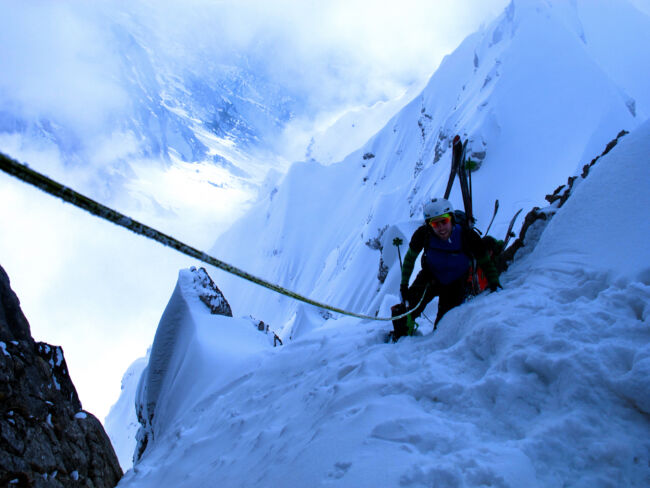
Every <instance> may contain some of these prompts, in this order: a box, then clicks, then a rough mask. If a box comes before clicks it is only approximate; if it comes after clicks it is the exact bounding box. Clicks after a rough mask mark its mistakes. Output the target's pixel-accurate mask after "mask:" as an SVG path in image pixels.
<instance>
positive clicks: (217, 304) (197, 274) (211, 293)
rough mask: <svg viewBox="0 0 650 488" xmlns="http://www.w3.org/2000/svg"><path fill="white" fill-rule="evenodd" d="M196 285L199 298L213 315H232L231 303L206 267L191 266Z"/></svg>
mask: <svg viewBox="0 0 650 488" xmlns="http://www.w3.org/2000/svg"><path fill="white" fill-rule="evenodd" d="M191 271H192V279H193V280H194V286H195V287H196V288H197V290H198V291H199V299H200V300H201V301H202V302H203V303H205V305H206V306H207V307H208V308H209V309H210V313H211V314H213V315H225V316H226V317H232V309H231V308H230V304H229V303H228V301H227V300H226V297H224V296H223V293H221V290H220V289H219V287H218V286H217V285H216V284H215V283H214V281H212V278H210V275H209V274H208V272H207V271H206V270H205V268H198V269H197V268H195V267H192V268H191Z"/></svg>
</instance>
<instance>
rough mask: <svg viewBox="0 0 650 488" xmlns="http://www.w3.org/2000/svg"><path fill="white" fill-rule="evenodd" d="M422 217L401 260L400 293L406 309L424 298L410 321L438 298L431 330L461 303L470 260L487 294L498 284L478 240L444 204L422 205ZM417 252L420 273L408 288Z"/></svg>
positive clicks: (485, 252) (493, 268)
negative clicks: (485, 282)
mask: <svg viewBox="0 0 650 488" xmlns="http://www.w3.org/2000/svg"><path fill="white" fill-rule="evenodd" d="M423 213H424V225H422V226H420V227H418V229H417V230H416V231H415V232H414V233H413V236H412V237H411V242H410V243H409V248H408V251H407V252H406V255H405V256H404V264H403V267H402V280H401V284H400V292H401V294H402V300H403V301H404V303H405V304H406V305H407V308H408V309H411V308H412V307H414V306H416V305H417V304H418V303H419V302H420V299H421V298H422V295H423V294H424V299H423V300H422V303H421V304H420V306H419V307H417V308H416V309H415V310H414V311H413V312H412V313H411V318H412V319H416V318H417V317H419V316H420V315H421V314H422V312H423V311H424V309H425V307H426V306H427V304H428V303H429V302H430V301H431V300H433V299H434V298H435V297H436V296H437V297H440V298H439V303H438V314H437V316H436V320H435V324H434V329H435V327H436V326H437V325H438V322H440V319H441V318H442V316H443V315H444V314H445V313H447V312H448V311H449V310H450V309H452V308H454V307H456V306H458V305H460V304H461V303H462V302H463V301H464V300H465V298H466V296H467V294H468V290H467V284H468V276H469V273H470V267H471V263H472V258H474V259H476V262H477V264H478V266H479V267H480V268H481V269H482V270H483V272H484V273H485V276H486V277H487V280H488V286H489V288H490V291H493V292H494V291H496V290H497V288H501V284H500V283H499V275H498V274H497V271H496V268H495V267H494V264H493V263H492V261H491V260H490V258H489V256H488V252H487V249H486V246H485V244H484V243H483V241H482V240H481V237H480V236H479V235H478V234H477V233H476V231H474V230H472V229H470V228H469V227H468V226H467V225H461V223H459V222H457V220H460V219H459V218H458V217H459V215H460V214H457V213H455V212H454V208H453V207H452V205H451V203H450V202H449V201H448V200H445V199H444V198H434V199H432V200H431V201H430V202H428V203H426V204H425V205H424V208H423ZM421 251H424V254H423V255H422V270H421V271H420V272H419V273H418V275H417V276H416V278H415V280H414V281H413V284H412V285H411V286H410V287H409V279H410V278H411V274H412V273H413V267H414V265H415V259H416V258H417V256H418V255H419V254H420V252H421Z"/></svg>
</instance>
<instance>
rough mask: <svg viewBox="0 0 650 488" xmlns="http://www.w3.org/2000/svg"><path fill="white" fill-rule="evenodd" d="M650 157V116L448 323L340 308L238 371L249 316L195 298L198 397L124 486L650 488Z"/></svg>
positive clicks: (175, 393) (185, 383)
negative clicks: (235, 360) (388, 319)
mask: <svg viewBox="0 0 650 488" xmlns="http://www.w3.org/2000/svg"><path fill="white" fill-rule="evenodd" d="M648 154H650V121H649V122H646V123H644V124H643V125H642V126H641V127H640V128H639V129H637V130H636V131H634V132H633V133H631V134H629V135H627V136H625V137H623V138H622V139H621V141H620V142H619V144H618V145H617V146H616V147H615V148H614V149H613V150H612V151H611V152H610V153H609V154H607V155H606V156H604V157H602V158H601V159H600V160H599V161H598V162H597V163H596V165H595V166H594V167H593V168H592V169H591V172H590V174H589V175H588V177H587V178H586V179H585V180H584V181H581V182H580V183H578V184H577V186H575V187H574V189H573V193H572V196H571V197H570V198H569V200H568V201H567V203H566V204H565V205H564V206H562V207H561V208H559V209H558V208H557V207H556V206H551V207H549V208H547V209H546V212H548V214H549V215H553V214H554V216H553V217H552V219H551V220H550V223H548V225H546V227H545V228H543V229H540V231H541V237H540V239H539V241H538V243H537V245H536V246H535V248H534V249H532V252H531V249H530V247H531V246H533V245H534V242H529V243H528V245H527V247H528V249H527V250H528V253H527V254H526V253H524V254H525V256H524V257H523V258H521V259H519V260H517V261H516V262H515V263H514V265H513V266H512V267H511V268H510V269H509V270H508V271H507V272H506V273H505V275H503V276H502V282H503V284H504V287H505V289H504V290H502V291H499V292H498V293H493V294H486V295H481V296H479V297H477V298H475V299H474V300H472V301H471V302H469V303H467V304H465V305H463V306H461V307H458V308H456V309H454V310H452V311H450V312H449V313H448V314H447V315H446V316H445V317H444V318H443V320H442V321H441V323H440V324H439V329H438V331H437V332H435V333H433V334H426V335H424V336H421V337H412V338H405V339H402V340H400V342H398V343H397V344H395V345H392V344H384V343H383V336H384V333H385V331H386V325H385V324H379V323H376V322H375V323H369V322H359V321H356V320H353V319H348V318H340V319H337V320H330V321H328V322H327V324H326V325H325V326H323V327H319V328H316V329H315V330H311V331H310V332H308V333H305V334H304V335H302V336H301V337H300V338H298V339H296V340H294V341H292V342H290V343H288V344H287V345H285V346H284V347H281V348H276V349H269V348H268V347H263V346H262V345H261V344H260V347H259V348H258V350H257V352H253V353H252V354H251V355H247V356H246V358H247V359H246V360H244V361H242V362H240V363H239V364H238V365H237V368H236V369H235V370H233V369H232V366H233V364H232V363H231V362H230V361H231V360H232V359H231V358H232V357H233V356H232V352H233V351H237V350H239V348H240V347H242V346H244V345H245V344H250V343H249V341H250V340H251V337H244V335H245V334H241V330H240V329H239V328H238V327H237V326H238V324H239V320H238V319H230V318H224V317H217V318H216V319H215V318H214V316H213V317H208V316H207V315H201V310H200V309H201V306H199V305H201V304H196V306H191V307H188V310H187V311H186V312H184V313H183V314H178V315H177V316H176V317H175V320H176V326H177V327H182V328H184V329H185V330H190V331H193V332H192V333H191V337H193V338H194V339H193V340H192V345H191V347H187V344H188V342H187V341H181V342H183V343H182V344H181V342H179V343H178V345H177V346H176V347H175V348H172V349H170V350H173V353H174V354H175V355H179V357H185V358H187V363H186V364H182V363H180V362H179V363H177V364H176V365H175V366H174V367H173V368H170V369H169V370H168V374H170V375H171V376H173V377H174V384H175V385H176V386H174V387H172V388H170V389H169V391H168V395H169V396H170V398H176V399H182V400H183V401H184V402H185V405H186V406H185V408H183V409H179V410H177V411H176V414H175V415H174V416H171V417H167V420H166V421H165V423H164V425H161V426H160V431H159V432H158V434H157V439H156V443H155V445H152V446H150V447H147V450H146V451H145V452H144V456H143V457H142V459H141V461H140V462H139V463H138V464H136V465H135V467H134V468H133V469H132V470H130V471H129V472H127V473H126V475H125V477H124V478H123V480H122V481H121V482H120V484H119V486H120V487H137V488H147V487H157V486H175V487H184V486H187V487H190V486H191V487H209V486H217V485H219V486H229V487H237V486H242V487H244V486H245V487H255V486H259V487H267V486H287V487H288V486H330V485H335V486H350V487H358V486H449V487H452V486H453V487H456V486H503V487H506V486H513V487H514V486H530V487H536V486H539V487H546V486H576V487H592V486H630V487H633V486H639V487H640V486H647V485H648V484H649V483H650V468H649V466H650V323H649V320H650V267H649V265H648V263H650V259H649V258H650V251H649V250H648V246H647V245H646V242H647V240H648V238H649V237H650V228H649V227H648V226H647V225H643V224H641V225H639V222H643V217H644V215H643V214H644V213H645V210H646V209H647V208H648V205H649V204H650V196H649V195H648V193H647V188H648V182H650V164H648V163H650V161H649V160H648ZM524 249H526V248H524ZM179 282H180V280H179ZM176 300H178V294H177V293H176V292H175V293H174V296H173V297H172V300H171V301H170V305H171V304H172V303H174V302H175V301H176ZM184 307H185V306H184ZM383 312H384V313H385V312H386V310H385V309H384V310H383ZM199 337H200V340H198V338H199ZM259 338H263V336H262V335H260V336H259ZM199 358H200V359H201V362H202V363H203V364H199V363H198V362H199ZM224 364H229V366H230V367H231V372H230V373H229V375H228V378H226V377H221V376H219V371H220V365H224ZM215 372H216V374H215ZM199 385H200V387H199ZM188 389H192V391H191V392H190V391H188ZM159 404H160V403H159Z"/></svg>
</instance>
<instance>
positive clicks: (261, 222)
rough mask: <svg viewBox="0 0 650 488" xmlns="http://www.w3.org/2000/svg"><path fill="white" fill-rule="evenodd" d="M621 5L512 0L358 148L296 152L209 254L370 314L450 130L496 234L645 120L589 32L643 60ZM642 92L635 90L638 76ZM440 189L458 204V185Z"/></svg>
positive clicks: (280, 321)
mask: <svg viewBox="0 0 650 488" xmlns="http://www.w3.org/2000/svg"><path fill="white" fill-rule="evenodd" d="M618 3H621V4H623V5H621V7H620V8H618V9H616V10H615V12H614V13H612V9H611V8H609V7H611V5H612V3H611V2H610V1H609V0H598V1H595V2H586V1H575V2H563V1H542V0H515V1H513V2H512V3H511V4H510V5H509V6H508V8H507V9H506V10H505V11H504V13H503V14H502V15H501V16H500V17H499V18H498V19H496V20H495V21H494V22H493V23H492V24H490V25H489V26H488V27H486V28H485V29H484V30H482V31H481V32H478V33H476V34H474V35H472V36H470V37H468V38H467V39H466V40H465V41H464V42H463V43H462V44H461V45H460V46H459V47H458V49H457V50H456V51H455V52H454V53H452V54H451V55H449V56H448V57H447V58H445V59H444V60H443V62H442V63H441V65H440V68H439V69H438V70H437V71H436V73H435V74H434V75H433V76H432V78H431V80H430V82H429V84H428V85H427V87H426V88H425V89H424V90H423V91H422V93H421V94H420V95H419V96H418V97H416V98H415V99H414V100H413V101H412V102H411V103H410V104H408V105H407V106H406V107H404V109H403V110H401V111H400V112H399V113H398V114H397V115H396V116H395V117H394V118H393V119H392V120H391V121H390V122H389V123H388V124H387V125H386V127H384V128H383V129H382V130H381V131H380V132H378V133H377V134H376V135H375V136H374V137H372V138H371V139H370V140H369V141H368V142H367V143H366V144H365V145H364V146H363V147H362V148H360V149H359V150H357V151H355V152H353V153H351V154H350V155H349V156H347V157H346V158H345V159H344V160H343V161H341V162H340V163H336V164H332V165H321V164H319V162H318V161H313V160H310V161H306V162H303V163H297V164H294V165H293V166H292V167H291V169H290V171H289V172H288V174H287V175H286V176H285V178H284V180H283V182H282V183H281V184H280V185H278V186H276V187H274V188H273V189H272V190H271V191H270V192H269V194H268V196H267V197H266V198H265V199H262V200H261V201H260V203H259V204H258V205H257V207H255V208H253V209H252V210H251V211H250V212H249V213H248V214H247V215H246V216H244V217H243V218H242V219H241V220H239V221H238V222H237V223H236V224H235V225H234V226H233V227H232V228H231V229H230V230H229V231H228V232H227V233H226V234H224V235H222V236H221V237H220V238H219V240H218V241H217V243H216V244H215V246H214V247H213V248H212V253H213V254H214V255H217V256H219V257H220V258H222V259H224V260H226V261H228V262H231V263H233V264H235V265H238V266H240V267H242V268H244V269H247V270H251V271H252V272H253V273H255V274H259V275H261V276H262V277H264V278H267V279H268V280H269V281H272V282H275V283H279V284H281V285H282V286H285V287H287V288H289V289H292V290H295V291H297V292H299V293H302V294H305V295H307V296H310V297H311V298H314V299H317V300H319V301H325V302H328V303H332V304H334V305H336V306H340V307H342V308H346V309H349V310H354V311H357V312H361V313H369V314H372V313H376V312H377V310H378V309H379V306H380V304H381V303H382V301H383V300H384V298H385V297H386V296H387V295H389V294H395V293H396V292H397V289H398V281H399V276H398V275H399V271H398V269H397V257H396V253H395V252H394V249H391V248H392V247H393V246H392V245H391V242H392V238H393V236H394V235H398V234H399V235H403V236H405V237H406V239H405V242H408V237H409V236H410V235H411V231H412V229H413V227H414V225H416V222H417V221H419V220H420V218H421V217H420V216H421V208H422V204H423V203H424V202H425V201H427V200H428V199H429V198H431V197H432V196H437V195H441V194H442V193H443V192H444V188H445V186H446V183H447V177H448V172H449V161H450V158H451V151H450V150H449V149H450V143H451V140H452V138H453V136H454V134H456V133H459V134H461V135H462V136H463V137H467V138H468V139H469V144H468V151H469V154H470V157H471V158H472V159H474V160H475V161H477V162H478V163H479V164H480V168H479V169H478V170H477V171H476V172H474V173H473V177H472V179H473V191H474V208H475V213H476V217H477V219H478V222H477V226H478V228H479V229H483V230H484V229H485V227H486V226H487V223H488V221H489V219H490V216H491V213H492V209H493V207H494V200H495V199H497V198H498V199H499V201H500V204H501V205H500V211H499V214H498V215H497V218H496V220H495V223H494V225H493V227H492V233H493V235H495V236H497V237H502V236H503V235H504V233H505V230H506V227H507V225H508V222H509V220H510V218H511V216H512V215H513V214H514V213H515V211H516V210H517V209H519V208H522V207H524V208H525V209H526V210H527V209H530V208H531V207H533V206H539V205H542V204H543V202H544V196H545V195H546V194H547V193H549V192H551V191H552V190H553V189H554V188H555V187H557V186H558V185H560V184H562V183H564V181H565V179H566V177H567V175H570V174H572V173H574V172H575V171H576V169H577V168H581V167H582V165H584V164H585V163H587V162H589V161H590V160H591V159H592V158H593V157H594V156H596V155H597V154H600V152H601V151H602V149H603V148H604V147H605V145H606V143H607V142H608V141H609V140H611V139H612V138H613V137H614V136H615V135H616V134H617V133H618V132H619V131H620V130H621V129H631V128H633V127H636V126H637V125H638V124H639V123H641V122H642V121H643V120H645V119H644V118H643V115H642V114H641V113H640V110H637V109H636V108H635V104H634V103H633V98H632V95H630V94H629V93H628V89H632V88H634V87H635V86H637V87H638V86H640V83H637V82H638V81H639V80H645V77H644V70H643V69H640V70H638V71H636V72H634V73H632V72H627V74H624V73H618V75H617V76H616V77H615V76H613V75H612V72H611V71H610V69H609V67H610V66H609V64H608V63H607V62H605V58H606V56H604V55H603V54H602V52H603V50H604V48H602V46H601V45H600V44H598V43H596V42H595V41H594V42H593V43H592V44H593V45H594V46H593V47H592V44H590V39H594V38H595V37H596V34H595V32H596V28H599V29H605V28H607V31H606V34H604V33H603V32H601V35H602V36H605V37H609V36H611V37H612V38H615V39H620V38H623V37H625V36H626V35H629V38H630V39H634V41H630V45H629V58H630V59H631V60H636V61H640V62H641V61H643V60H644V59H645V56H647V54H646V50H645V49H643V47H642V44H641V42H642V41H643V39H645V37H646V35H647V34H646V32H650V18H648V17H647V16H646V15H643V14H641V13H639V12H638V11H636V10H635V9H633V8H632V7H630V6H629V5H627V4H626V2H617V4H618ZM605 6H609V7H608V8H607V9H605V8H604V7H605ZM599 12H600V13H599ZM612 16H613V17H612ZM641 25H643V26H645V30H642V29H641V27H640V26H641ZM587 26H588V27H589V29H587ZM585 32H589V33H590V35H589V36H587V34H585ZM599 46H600V47H599ZM607 59H609V58H607ZM630 62H632V61H630ZM612 69H613V68H612ZM621 80H622V81H621ZM639 90H641V91H642V92H643V93H641V94H640V97H639V98H640V99H641V98H643V96H645V94H646V93H647V90H648V88H647V84H645V85H644V88H639ZM635 96H636V95H635ZM451 200H452V202H453V203H454V204H455V205H456V206H457V207H461V198H460V192H459V191H458V188H457V186H456V187H454V190H453V191H452V194H451ZM242 243H247V244H246V245H242ZM402 251H404V250H402ZM386 272H388V275H387V276H385V277H384V276H382V274H385V273H386ZM380 276H381V279H380V278H379V277H380ZM219 283H220V286H221V287H222V289H223V290H224V292H225V293H226V295H227V296H229V297H231V298H230V300H231V303H232V304H233V308H234V310H236V311H237V310H240V311H242V312H244V311H246V312H247V313H252V314H254V315H256V316H260V317H263V318H264V319H265V320H267V321H270V322H271V324H272V326H273V327H274V329H275V330H276V331H277V332H278V333H279V334H280V335H281V336H282V337H284V338H288V337H293V332H292V329H293V326H294V324H295V317H296V316H297V315H296V314H298V313H300V307H301V305H297V304H295V303H294V302H289V301H285V300H282V299H278V298H277V297H275V296H273V295H272V294H271V293H270V292H266V291H265V290H260V289H257V288H253V287H250V286H249V285H248V284H246V283H243V282H241V281H240V280H238V279H236V278H231V277H229V276H224V277H223V278H219Z"/></svg>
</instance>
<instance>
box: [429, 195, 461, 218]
mask: <svg viewBox="0 0 650 488" xmlns="http://www.w3.org/2000/svg"><path fill="white" fill-rule="evenodd" d="M422 213H423V214H424V220H425V221H427V220H429V219H432V218H434V217H438V216H440V215H444V214H451V215H452V216H453V214H454V207H453V206H452V205H451V202H450V201H449V200H445V199H444V198H433V199H431V201H430V202H427V203H425V204H424V207H422Z"/></svg>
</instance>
